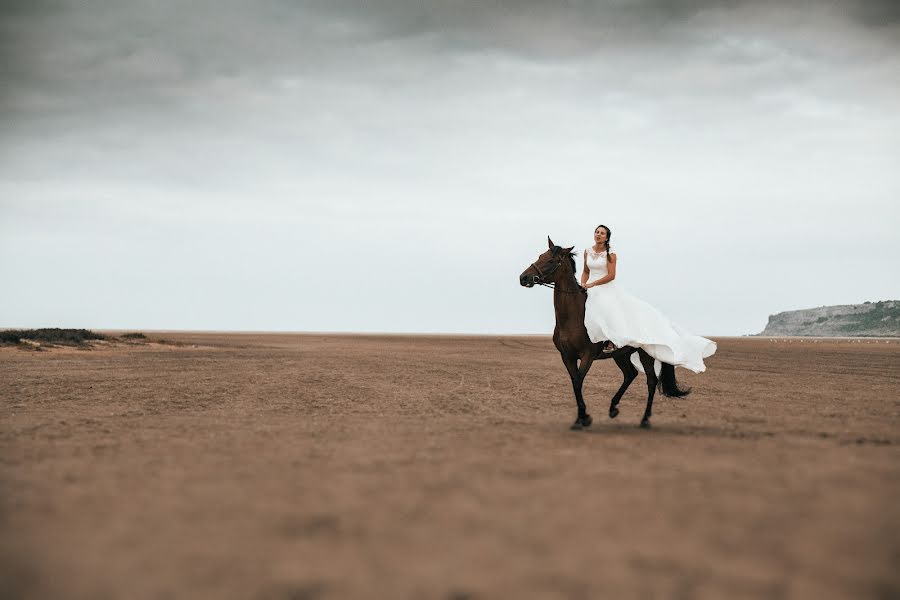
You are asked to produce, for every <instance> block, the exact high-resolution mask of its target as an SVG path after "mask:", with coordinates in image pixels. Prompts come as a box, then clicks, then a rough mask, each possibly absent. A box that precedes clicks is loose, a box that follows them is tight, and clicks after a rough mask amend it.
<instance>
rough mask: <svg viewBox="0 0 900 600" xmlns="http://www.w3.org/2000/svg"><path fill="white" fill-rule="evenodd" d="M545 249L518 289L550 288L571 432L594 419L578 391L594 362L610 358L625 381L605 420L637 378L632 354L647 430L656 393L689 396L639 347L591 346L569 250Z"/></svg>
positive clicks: (666, 367)
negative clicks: (571, 404) (641, 381)
mask: <svg viewBox="0 0 900 600" xmlns="http://www.w3.org/2000/svg"><path fill="white" fill-rule="evenodd" d="M547 245H548V246H549V249H548V250H547V251H546V252H544V253H543V254H541V255H540V256H538V258H537V260H536V261H534V262H533V263H531V265H529V267H528V268H527V269H525V270H524V271H522V274H521V275H519V284H520V285H521V286H523V287H526V288H531V287H534V286H535V285H543V286H546V287H550V288H553V307H554V309H555V311H556V328H555V329H554V330H553V345H554V346H556V349H557V350H559V354H560V356H561V357H562V361H563V364H564V365H565V366H566V370H567V371H568V372H569V378H570V379H571V380H572V389H573V390H574V392H575V403H576V404H577V405H578V416H577V417H576V418H575V422H574V423H573V424H572V426H571V427H570V429H572V430H581V429H586V428H588V427H590V426H591V423H593V419H592V418H591V415H589V414H588V412H587V408H586V406H585V404H584V398H583V397H582V395H581V386H582V384H583V383H584V379H585V377H586V376H587V374H588V371H589V370H590V369H591V364H593V362H594V361H595V360H605V359H607V358H611V359H613V360H614V361H615V363H616V365H617V366H618V367H619V369H620V370H621V371H622V375H623V376H624V378H625V380H624V381H623V382H622V385H621V386H620V387H619V391H617V392H616V394H615V396H613V398H612V401H611V402H610V405H609V418H610V419H615V418H616V417H617V416H618V415H619V408H618V406H619V400H621V399H622V396H623V395H624V394H625V391H626V390H627V389H628V386H629V385H631V382H632V381H634V378H635V377H637V375H638V370H637V369H636V368H635V366H634V365H633V364H632V363H631V355H632V354H634V353H635V352H637V353H638V357H639V359H640V361H641V365H642V366H643V367H644V372H645V373H646V375H647V390H648V395H647V408H646V409H645V410H644V416H643V418H641V425H640V426H641V427H642V428H644V429H648V428H649V427H650V416H651V414H652V411H653V396H654V393H655V392H656V390H657V388H658V389H659V391H660V392H661V393H662V394H663V395H664V396H668V397H670V398H681V397H684V396H687V395H688V394H689V393H690V391H691V390H690V389H682V388H681V387H680V386H679V385H678V382H677V381H676V379H675V366H674V365H670V364H668V363H662V367H661V369H660V373H659V376H657V375H656V370H655V369H654V358H653V357H652V356H650V355H649V354H647V352H646V351H645V350H644V349H643V348H634V347H632V346H623V347H621V348H617V349H616V350H614V351H612V352H603V344H604V343H605V342H602V341H601V342H597V343H594V342H592V341H591V339H590V337H589V336H588V332H587V329H586V328H585V326H584V305H585V301H586V300H587V290H585V289H584V288H583V287H581V286H580V285H579V284H578V282H577V281H576V280H575V253H574V252H572V249H573V248H574V246H571V247H569V248H562V247H560V246H557V245H556V244H554V243H553V240H551V239H550V237H549V236H548V237H547Z"/></svg>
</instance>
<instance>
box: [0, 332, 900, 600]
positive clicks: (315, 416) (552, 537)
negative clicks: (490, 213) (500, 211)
mask: <svg viewBox="0 0 900 600" xmlns="http://www.w3.org/2000/svg"><path fill="white" fill-rule="evenodd" d="M152 337H154V338H159V337H166V338H168V339H170V340H175V341H181V342H183V343H184V344H185V345H183V346H177V345H172V344H168V345H159V344H146V345H135V346H115V347H103V346H100V347H97V348H95V349H94V350H90V351H87V350H74V349H60V350H51V351H46V352H33V351H24V350H19V349H15V348H2V349H0V485H2V490H0V492H2V494H0V597H2V598H11V597H12V598H92V599H94V598H96V599H103V598H135V599H144V598H216V599H219V598H241V599H244V598H260V599H289V598H290V599H294V600H297V599H307V600H308V599H313V598H344V597H354V598H441V599H451V598H455V599H462V598H532V597H533V598H642V599H643V598H648V599H652V598H680V599H688V598H710V599H719V598H729V599H740V598H776V599H777V598H816V599H820V598H826V599H827V598H854V599H856V598H873V599H888V598H897V597H900V509H898V506H900V501H898V498H900V429H898V422H900V420H898V416H900V370H898V366H900V344H898V343H897V341H894V342H890V343H885V342H884V341H881V342H879V343H874V342H871V341H869V342H866V341H863V342H861V343H859V342H853V341H818V342H813V341H812V340H806V341H805V342H803V343H800V342H799V341H798V340H793V341H790V342H787V341H785V340H783V339H779V341H777V342H775V341H772V340H771V339H723V340H719V343H720V344H719V352H718V354H716V356H714V357H712V358H711V359H710V360H709V361H708V364H709V368H710V370H709V371H708V372H707V373H704V374H701V375H695V374H693V373H689V372H685V371H683V370H679V371H678V376H679V378H680V380H681V381H682V383H686V384H688V385H690V386H693V388H694V393H693V394H691V395H690V396H689V397H688V398H686V399H682V400H669V399H660V400H658V401H657V403H656V406H655V411H654V418H653V426H654V427H653V429H652V430H649V431H645V430H641V429H638V428H637V424H638V421H639V420H640V416H641V413H642V411H643V408H644V399H645V392H646V387H645V385H644V383H643V379H638V380H636V381H635V383H634V384H633V385H632V388H631V389H630V390H629V392H628V393H627V394H626V396H625V398H624V399H623V401H622V404H621V408H622V414H621V415H620V416H619V418H618V419H616V420H615V421H610V420H609V419H608V418H607V417H606V409H607V405H608V402H609V398H610V397H611V396H612V394H613V392H614V391H615V389H616V388H617V387H618V385H619V383H620V376H619V372H618V370H617V369H616V367H615V365H614V364H612V361H604V362H602V363H595V366H594V368H593V370H592V371H591V374H590V376H589V378H588V381H587V383H586V390H585V396H586V399H587V402H588V410H589V411H590V412H591V414H592V415H593V416H594V420H595V423H594V426H593V428H592V429H591V430H590V431H585V432H570V431H569V430H568V425H569V424H570V423H571V421H572V420H573V419H574V417H575V403H574V400H573V398H572V394H571V390H570V387H569V382H568V379H567V377H566V375H565V371H564V369H563V367H562V364H561V362H560V360H559V357H558V355H557V354H556V352H555V350H554V349H553V347H552V343H551V342H550V340H549V338H547V337H503V338H500V337H484V338H474V337H470V338H461V337H399V336H395V337H389V336H382V337H376V336H335V335H262V334H259V335H240V334H201V333H182V334H165V335H164V336H161V335H157V334H154V335H153V336H152Z"/></svg>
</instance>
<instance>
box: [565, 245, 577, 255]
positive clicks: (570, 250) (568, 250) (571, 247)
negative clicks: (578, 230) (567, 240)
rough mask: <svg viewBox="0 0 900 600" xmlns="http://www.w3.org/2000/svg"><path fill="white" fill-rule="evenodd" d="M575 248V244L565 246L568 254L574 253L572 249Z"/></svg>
mask: <svg viewBox="0 0 900 600" xmlns="http://www.w3.org/2000/svg"><path fill="white" fill-rule="evenodd" d="M574 249H575V246H569V247H568V248H563V250H565V251H566V253H567V254H572V250H574Z"/></svg>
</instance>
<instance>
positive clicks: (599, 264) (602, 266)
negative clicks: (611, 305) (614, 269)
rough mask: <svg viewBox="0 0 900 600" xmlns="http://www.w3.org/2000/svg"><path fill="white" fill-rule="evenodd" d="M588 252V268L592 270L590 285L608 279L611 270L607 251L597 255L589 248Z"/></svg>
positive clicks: (589, 278)
mask: <svg viewBox="0 0 900 600" xmlns="http://www.w3.org/2000/svg"><path fill="white" fill-rule="evenodd" d="M586 252H587V266H588V269H589V270H590V273H589V276H588V283H590V282H591V281H597V280H598V279H603V278H604V277H606V275H607V274H608V273H609V268H608V266H607V262H606V251H605V250H604V251H603V252H600V253H599V254H596V253H594V251H593V250H591V249H590V248H588V249H587V251H586Z"/></svg>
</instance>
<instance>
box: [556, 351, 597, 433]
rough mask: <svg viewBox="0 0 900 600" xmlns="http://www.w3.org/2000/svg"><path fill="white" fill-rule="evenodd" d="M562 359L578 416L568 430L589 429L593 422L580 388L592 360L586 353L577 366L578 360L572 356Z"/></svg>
mask: <svg viewBox="0 0 900 600" xmlns="http://www.w3.org/2000/svg"><path fill="white" fill-rule="evenodd" d="M562 358H563V363H564V364H565V365H566V370H567V371H568V372H569V378H570V379H571V380H572V390H573V391H574V392H575V403H576V404H577V405H578V416H577V417H575V422H574V423H572V427H570V429H572V430H578V429H584V428H585V427H590V426H591V423H593V421H594V420H593V419H592V418H591V415H589V414H588V413H587V407H586V406H585V404H584V397H583V396H582V395H581V386H582V384H583V383H584V378H585V376H586V375H587V372H588V371H589V370H590V368H591V363H592V362H593V360H594V359H593V358H592V357H591V355H590V353H588V354H586V355H585V356H582V357H581V365H579V364H578V358H577V357H576V356H574V355H566V354H563V357H562Z"/></svg>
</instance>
